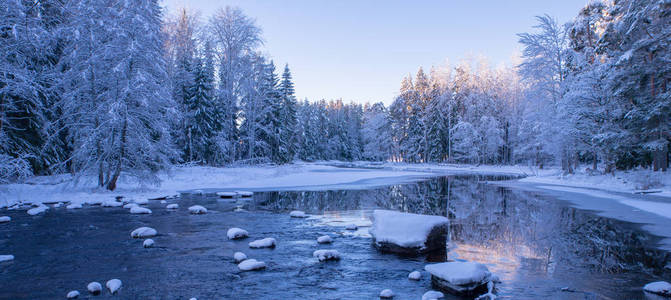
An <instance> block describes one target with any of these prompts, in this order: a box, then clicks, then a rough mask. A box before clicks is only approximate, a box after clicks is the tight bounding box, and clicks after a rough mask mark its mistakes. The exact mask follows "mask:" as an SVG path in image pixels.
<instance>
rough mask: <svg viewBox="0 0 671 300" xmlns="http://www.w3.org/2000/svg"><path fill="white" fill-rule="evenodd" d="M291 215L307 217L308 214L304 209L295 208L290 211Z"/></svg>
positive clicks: (293, 216)
mask: <svg viewBox="0 0 671 300" xmlns="http://www.w3.org/2000/svg"><path fill="white" fill-rule="evenodd" d="M289 216H290V217H292V218H307V217H308V215H306V214H305V212H304V211H302V210H294V211H292V212H290V213H289Z"/></svg>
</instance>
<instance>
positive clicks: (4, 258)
mask: <svg viewBox="0 0 671 300" xmlns="http://www.w3.org/2000/svg"><path fill="white" fill-rule="evenodd" d="M10 260H14V255H11V254H5V255H0V262H3V261H10Z"/></svg>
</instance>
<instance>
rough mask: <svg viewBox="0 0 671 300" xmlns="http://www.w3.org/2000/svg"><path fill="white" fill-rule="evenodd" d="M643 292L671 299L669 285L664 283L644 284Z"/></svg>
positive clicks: (670, 285)
mask: <svg viewBox="0 0 671 300" xmlns="http://www.w3.org/2000/svg"><path fill="white" fill-rule="evenodd" d="M643 290H644V291H646V292H648V293H653V294H657V295H661V296H665V297H671V283H668V282H666V281H656V282H651V283H648V284H646V285H645V286H644V287H643Z"/></svg>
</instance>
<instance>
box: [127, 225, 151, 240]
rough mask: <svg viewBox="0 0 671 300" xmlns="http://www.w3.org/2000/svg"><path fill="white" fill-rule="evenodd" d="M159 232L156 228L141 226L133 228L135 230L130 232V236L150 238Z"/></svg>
mask: <svg viewBox="0 0 671 300" xmlns="http://www.w3.org/2000/svg"><path fill="white" fill-rule="evenodd" d="M157 234H158V232H157V231H156V229H154V228H151V227H140V228H137V229H135V230H133V232H131V233H130V236H131V237H133V238H148V237H152V236H156V235H157Z"/></svg>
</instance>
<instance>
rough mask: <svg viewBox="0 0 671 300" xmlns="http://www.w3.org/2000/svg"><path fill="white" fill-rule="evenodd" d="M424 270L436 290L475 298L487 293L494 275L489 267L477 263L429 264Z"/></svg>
mask: <svg viewBox="0 0 671 300" xmlns="http://www.w3.org/2000/svg"><path fill="white" fill-rule="evenodd" d="M424 270H426V271H427V272H429V273H430V274H431V284H432V285H433V286H434V288H437V289H439V290H442V291H444V292H448V293H451V294H455V295H459V296H473V295H477V294H481V293H484V292H487V283H488V282H490V281H491V276H492V273H491V272H489V269H487V266H485V265H483V264H480V263H476V262H463V261H453V262H444V263H438V264H429V265H426V266H425V267H424Z"/></svg>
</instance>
